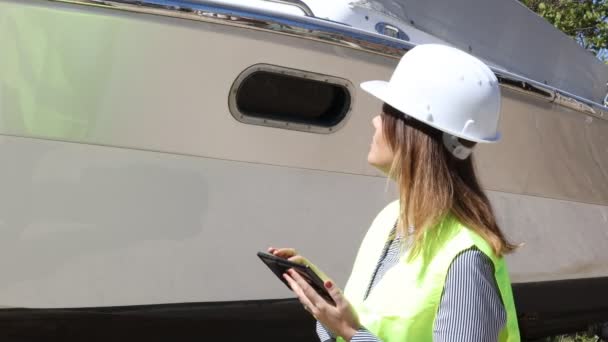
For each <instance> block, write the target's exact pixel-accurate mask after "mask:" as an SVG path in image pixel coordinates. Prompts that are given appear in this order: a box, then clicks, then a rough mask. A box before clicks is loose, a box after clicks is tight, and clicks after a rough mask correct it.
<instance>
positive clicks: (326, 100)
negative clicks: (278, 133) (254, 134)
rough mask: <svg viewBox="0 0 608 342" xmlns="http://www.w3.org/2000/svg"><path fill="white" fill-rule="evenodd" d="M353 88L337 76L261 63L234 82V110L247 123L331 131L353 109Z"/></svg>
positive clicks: (235, 115)
mask: <svg viewBox="0 0 608 342" xmlns="http://www.w3.org/2000/svg"><path fill="white" fill-rule="evenodd" d="M351 89H352V85H351V84H350V82H348V81H345V80H343V79H339V78H336V77H332V76H327V75H322V74H316V73H310V72H305V71H301V70H294V69H287V68H282V67H277V66H273V65H267V64H258V65H255V66H253V67H251V68H249V69H247V70H245V71H244V72H243V73H242V74H241V75H239V77H238V78H237V80H236V81H235V82H234V84H233V86H232V89H231V92H230V99H229V104H230V112H231V113H232V115H233V116H234V117H235V118H236V119H237V120H239V121H241V122H244V123H249V124H258V125H265V126H272V127H280V128H287V129H293V130H300V131H310V132H315V133H331V132H334V131H335V130H336V129H338V128H339V127H340V126H341V124H343V122H344V120H345V118H346V116H347V114H348V113H349V111H350V107H351Z"/></svg>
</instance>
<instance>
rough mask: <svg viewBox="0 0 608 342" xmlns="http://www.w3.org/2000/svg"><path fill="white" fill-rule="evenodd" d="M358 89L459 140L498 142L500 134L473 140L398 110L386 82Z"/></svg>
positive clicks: (362, 86) (419, 115) (369, 84)
mask: <svg viewBox="0 0 608 342" xmlns="http://www.w3.org/2000/svg"><path fill="white" fill-rule="evenodd" d="M360 87H361V89H363V90H364V91H366V92H367V93H369V94H370V95H372V96H374V97H376V98H378V99H379V100H381V101H383V102H385V103H387V104H389V105H391V106H392V107H394V108H395V109H397V110H399V111H401V112H403V113H404V114H407V115H408V116H409V117H412V118H414V119H415V120H418V121H420V122H422V123H424V124H425V125H429V126H431V127H433V128H436V129H438V130H440V131H442V132H446V133H449V134H452V135H454V136H457V137H459V138H462V139H465V140H469V141H473V142H477V143H496V142H498V141H499V140H500V132H496V136H495V137H492V138H486V139H479V138H474V137H471V136H468V135H466V134H462V133H460V132H456V131H453V130H451V129H446V128H443V127H439V125H437V124H434V123H433V122H429V121H427V120H425V119H424V116H422V115H421V114H420V113H413V112H411V111H405V110H403V109H401V108H399V107H400V106H399V104H398V103H397V102H395V101H394V99H393V95H392V92H391V91H390V88H389V83H388V82H386V81H366V82H363V83H361V84H360Z"/></svg>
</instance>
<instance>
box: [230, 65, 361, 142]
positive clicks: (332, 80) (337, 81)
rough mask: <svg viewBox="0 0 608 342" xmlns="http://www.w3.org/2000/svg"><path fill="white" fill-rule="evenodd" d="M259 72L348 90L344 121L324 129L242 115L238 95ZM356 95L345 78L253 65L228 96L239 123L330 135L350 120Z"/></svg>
mask: <svg viewBox="0 0 608 342" xmlns="http://www.w3.org/2000/svg"><path fill="white" fill-rule="evenodd" d="M258 71H269V72H273V73H276V74H282V75H289V76H294V77H298V78H302V79H309V80H314V81H319V82H324V83H329V84H333V85H336V86H339V87H342V88H344V89H346V91H347V92H348V97H349V106H348V108H347V110H346V113H344V117H343V118H342V120H340V122H338V123H337V124H335V125H334V126H331V127H322V126H316V125H311V124H305V123H299V122H293V121H284V120H273V119H265V118H261V117H255V116H251V115H247V114H245V113H242V112H241V111H240V110H239V108H238V106H237V104H236V95H237V93H238V90H239V88H240V86H241V83H242V82H243V81H244V80H245V79H247V77H248V76H249V75H251V74H253V73H255V72H258ZM354 93H355V86H354V85H353V84H352V83H351V82H350V81H348V80H345V79H343V78H339V77H334V76H329V75H323V74H317V73H313V72H308V71H303V70H296V69H291V68H286V67H281V66H278V65H271V64H255V65H252V66H250V67H249V68H247V69H245V70H244V71H243V72H241V74H240V75H239V76H238V77H237V78H236V80H235V81H234V83H233V84H232V87H230V95H228V109H229V110H230V114H232V116H233V117H234V118H235V119H236V120H237V121H240V122H242V123H246V124H251V125H260V126H268V127H275V128H284V129H291V130H295V131H302V132H311V133H323V134H329V133H334V132H336V131H338V130H339V129H340V128H342V127H343V126H344V125H345V124H346V122H347V121H348V119H349V118H350V113H351V112H352V108H353V103H354V102H355V97H354V96H353V94H354Z"/></svg>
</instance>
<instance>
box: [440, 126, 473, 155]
mask: <svg viewBox="0 0 608 342" xmlns="http://www.w3.org/2000/svg"><path fill="white" fill-rule="evenodd" d="M443 146H445V148H447V149H448V151H450V153H451V154H452V155H453V156H454V157H456V158H457V159H460V160H465V159H467V158H468V157H469V156H470V155H471V153H472V152H473V149H472V148H469V147H466V146H464V145H463V144H462V143H461V142H460V141H458V137H457V136H455V135H451V134H449V133H445V132H444V133H443Z"/></svg>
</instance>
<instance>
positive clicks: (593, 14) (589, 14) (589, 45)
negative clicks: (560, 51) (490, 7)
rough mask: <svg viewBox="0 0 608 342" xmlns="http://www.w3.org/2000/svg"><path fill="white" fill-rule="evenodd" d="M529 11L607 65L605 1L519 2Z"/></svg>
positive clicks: (556, 0)
mask: <svg viewBox="0 0 608 342" xmlns="http://www.w3.org/2000/svg"><path fill="white" fill-rule="evenodd" d="M521 2H522V3H523V4H525V5H526V6H528V8H530V9H531V10H533V11H534V12H536V13H538V14H539V15H540V16H542V17H543V18H545V19H547V20H548V21H549V22H550V23H551V24H553V25H554V26H555V27H557V28H558V29H560V30H562V31H563V32H564V33H566V34H567V35H569V36H571V37H573V38H574V39H576V41H578V42H579V43H580V44H581V45H582V46H583V47H584V48H585V49H587V50H590V51H592V52H594V53H595V54H596V55H597V56H598V58H600V59H602V60H605V61H607V62H608V52H607V50H606V49H608V21H607V19H608V0H521Z"/></svg>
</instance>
